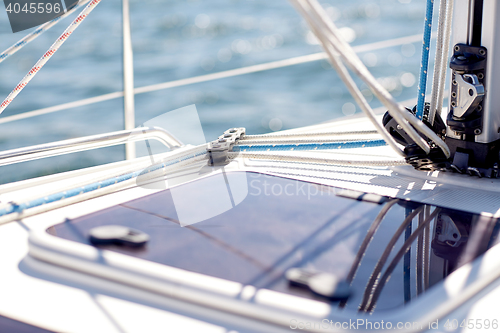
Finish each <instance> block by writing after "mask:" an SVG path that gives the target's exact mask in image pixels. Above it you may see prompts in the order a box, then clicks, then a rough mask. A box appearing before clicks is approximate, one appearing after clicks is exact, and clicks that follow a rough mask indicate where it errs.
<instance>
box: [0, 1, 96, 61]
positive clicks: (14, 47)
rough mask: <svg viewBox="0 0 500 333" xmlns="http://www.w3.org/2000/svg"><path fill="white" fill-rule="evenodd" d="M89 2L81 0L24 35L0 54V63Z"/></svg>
mask: <svg viewBox="0 0 500 333" xmlns="http://www.w3.org/2000/svg"><path fill="white" fill-rule="evenodd" d="M89 1H90V0H82V1H80V2H79V3H77V4H76V5H75V6H74V7H72V8H71V9H70V10H68V11H67V12H66V13H64V14H63V15H61V16H58V17H56V18H55V19H53V20H50V21H49V22H47V23H44V24H43V25H42V26H40V28H38V29H36V30H35V31H33V32H32V33H30V34H28V35H26V36H25V37H23V38H22V39H21V40H19V41H18V42H17V43H15V44H14V45H12V46H11V47H9V48H8V49H6V50H5V51H3V52H2V53H0V63H1V62H2V61H4V60H5V59H7V58H8V57H10V56H11V55H13V54H14V53H16V52H17V51H19V50H20V49H22V48H23V47H24V46H26V45H27V44H28V43H30V42H32V41H34V40H35V39H37V38H38V37H39V36H40V35H41V34H43V33H44V32H45V31H47V30H49V29H50V28H52V27H53V26H54V25H56V24H57V23H58V22H59V21H60V20H61V19H63V18H65V17H66V16H68V15H71V14H72V13H73V12H74V11H75V10H76V9H77V8H79V7H81V6H83V5H85V4H86V3H87V2H89Z"/></svg>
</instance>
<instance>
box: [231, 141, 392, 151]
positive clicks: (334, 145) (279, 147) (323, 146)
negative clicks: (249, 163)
mask: <svg viewBox="0 0 500 333" xmlns="http://www.w3.org/2000/svg"><path fill="white" fill-rule="evenodd" d="M385 145H386V143H385V141H384V140H364V141H351V142H349V141H344V142H327V143H297V144H273V145H271V144H258V145H236V146H234V147H233V151H235V152H238V151H243V152H253V151H293V150H327V149H351V148H369V147H380V146H385Z"/></svg>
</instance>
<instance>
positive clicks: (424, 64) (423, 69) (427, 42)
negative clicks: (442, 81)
mask: <svg viewBox="0 0 500 333" xmlns="http://www.w3.org/2000/svg"><path fill="white" fill-rule="evenodd" d="M433 9H434V0H427V9H426V13H425V21H424V22H425V23H424V38H423V43H422V61H421V63H420V78H419V84H418V99H417V114H416V116H417V118H418V119H420V120H422V118H423V116H424V104H425V88H426V85H427V71H428V70H429V51H430V49H431V28H432V12H433Z"/></svg>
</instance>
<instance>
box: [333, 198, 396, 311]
mask: <svg viewBox="0 0 500 333" xmlns="http://www.w3.org/2000/svg"><path fill="white" fill-rule="evenodd" d="M398 201H399V200H398V199H392V200H391V201H389V202H388V203H386V204H385V205H384V207H382V209H381V210H380V213H378V215H377V217H376V218H375V220H374V221H373V222H372V224H371V226H370V229H368V232H367V233H366V236H365V238H364V239H363V242H362V243H361V246H360V247H359V250H358V252H357V253H356V257H355V258H354V261H353V263H352V265H351V269H350V270H349V273H348V274H347V277H346V278H345V281H346V282H347V283H349V285H351V284H352V281H353V280H354V278H355V277H356V273H357V272H358V269H359V266H360V265H361V261H362V260H363V257H364V256H365V254H366V249H367V248H368V246H369V245H370V243H371V241H372V240H373V236H374V235H375V233H376V232H377V230H378V227H379V226H380V223H381V222H382V220H383V219H384V217H385V216H386V215H387V212H388V211H389V210H390V209H391V207H392V206H394V204H395V203H397V202H398ZM346 304H347V300H344V301H341V302H340V303H339V308H344V307H345V305H346Z"/></svg>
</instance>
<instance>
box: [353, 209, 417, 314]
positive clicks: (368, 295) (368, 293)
mask: <svg viewBox="0 0 500 333" xmlns="http://www.w3.org/2000/svg"><path fill="white" fill-rule="evenodd" d="M423 209H424V206H420V207H419V208H417V209H415V210H414V211H413V212H411V213H410V214H408V215H407V216H406V218H405V219H404V221H403V223H401V225H400V226H399V228H398V229H397V230H396V232H395V233H394V235H393V236H392V238H391V240H390V241H389V243H388V244H387V246H386V248H385V250H384V252H383V253H382V255H381V256H380V258H379V260H378V261H377V264H376V265H375V268H374V269H373V272H372V275H371V276H370V279H369V280H368V283H367V284H366V287H365V292H364V294H363V299H362V301H361V304H360V305H359V311H366V310H367V308H368V306H369V305H370V302H371V300H372V298H373V294H372V291H373V290H374V289H373V288H374V287H375V286H376V285H377V282H378V281H379V276H380V273H381V272H382V268H383V267H384V265H385V263H386V261H387V259H388V258H389V255H390V254H391V252H392V249H393V248H394V246H395V245H396V242H397V241H398V239H399V237H401V235H402V234H403V231H405V229H406V227H407V226H408V224H410V223H411V222H412V220H413V218H414V217H415V216H416V215H417V214H418V213H420V212H421V211H423Z"/></svg>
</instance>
